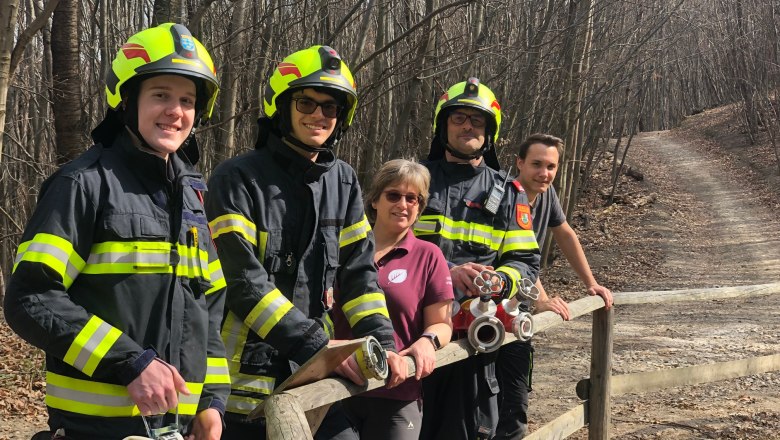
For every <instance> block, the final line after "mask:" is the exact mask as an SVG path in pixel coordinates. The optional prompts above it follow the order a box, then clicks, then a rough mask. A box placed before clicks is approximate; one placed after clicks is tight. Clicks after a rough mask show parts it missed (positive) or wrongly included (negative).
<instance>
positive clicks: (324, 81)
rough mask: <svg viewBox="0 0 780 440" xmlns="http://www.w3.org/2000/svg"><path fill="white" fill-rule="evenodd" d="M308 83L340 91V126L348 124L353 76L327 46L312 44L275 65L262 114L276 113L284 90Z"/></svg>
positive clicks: (352, 103)
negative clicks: (342, 96)
mask: <svg viewBox="0 0 780 440" xmlns="http://www.w3.org/2000/svg"><path fill="white" fill-rule="evenodd" d="M308 87H312V88H314V87H317V88H326V89H333V90H335V91H340V92H344V94H345V95H346V98H347V105H346V110H347V111H346V113H345V115H344V116H343V117H342V116H340V117H339V119H342V118H343V122H342V129H344V130H346V129H347V128H348V127H349V126H350V125H351V124H352V119H353V118H354V117H355V109H357V90H356V88H355V80H354V78H353V77H352V72H350V70H349V67H347V65H346V63H344V61H342V59H341V57H340V56H339V54H338V53H337V52H336V51H335V50H334V49H332V48H330V47H328V46H312V47H310V48H308V49H303V50H299V51H298V52H295V53H293V54H291V55H289V56H287V57H286V58H285V59H284V60H282V62H281V63H279V65H277V66H276V69H274V73H273V75H271V78H270V79H269V80H268V85H267V86H266V89H265V98H264V100H263V107H264V110H265V115H266V116H267V117H269V118H273V117H274V115H276V114H277V113H278V107H277V99H278V98H279V96H280V95H282V94H283V93H284V92H286V91H288V90H292V89H301V88H308Z"/></svg>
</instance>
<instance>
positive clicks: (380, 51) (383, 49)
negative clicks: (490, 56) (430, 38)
mask: <svg viewBox="0 0 780 440" xmlns="http://www.w3.org/2000/svg"><path fill="white" fill-rule="evenodd" d="M474 1H475V0H459V1H456V2H453V3H450V4H448V5H445V6H442V7H440V8H439V9H437V10H435V11H433V12H431V13H430V14H428V15H426V16H425V17H423V19H422V20H420V21H419V22H417V23H415V25H414V26H412V27H410V28H409V29H407V30H406V32H404V33H403V34H401V35H399V36H398V37H396V38H395V39H393V41H391V42H389V43H387V44H385V45H384V46H382V47H381V48H379V49H377V50H376V51H374V53H372V54H371V55H369V56H368V57H366V59H364V60H363V61H361V62H360V64H358V65H357V67H355V68H354V69H352V74H353V75H354V74H357V72H358V71H359V70H360V69H362V68H363V67H365V65H366V64H368V63H369V62H370V61H371V60H373V59H374V58H376V57H377V56H379V55H381V54H383V53H385V52H387V50H388V49H390V48H391V47H393V46H395V44H396V43H398V42H399V41H401V40H403V39H404V38H406V37H407V36H409V34H411V33H412V32H414V31H416V30H417V28H419V27H420V26H423V25H424V24H426V23H428V22H429V21H431V20H433V18H434V17H436V16H437V15H439V14H441V13H442V12H444V11H446V10H448V9H452V8H454V7H456V6H462V5H465V4H466V3H473V2H474Z"/></svg>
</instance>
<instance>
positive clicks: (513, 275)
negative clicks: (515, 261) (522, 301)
mask: <svg viewBox="0 0 780 440" xmlns="http://www.w3.org/2000/svg"><path fill="white" fill-rule="evenodd" d="M496 272H503V273H505V274H506V275H507V278H509V280H510V282H511V283H512V285H511V286H509V294H508V295H507V298H511V297H513V296H515V294H516V293H517V286H519V285H520V280H522V279H523V275H521V274H520V272H518V270H517V269H515V268H514V267H510V266H501V267H499V268H498V269H496Z"/></svg>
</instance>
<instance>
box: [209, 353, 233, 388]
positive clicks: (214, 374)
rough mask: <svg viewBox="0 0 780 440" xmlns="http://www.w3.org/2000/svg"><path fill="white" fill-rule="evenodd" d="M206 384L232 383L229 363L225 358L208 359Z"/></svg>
mask: <svg viewBox="0 0 780 440" xmlns="http://www.w3.org/2000/svg"><path fill="white" fill-rule="evenodd" d="M203 383H206V384H212V383H226V384H229V383H230V371H228V362H227V359H225V358H214V357H210V358H207V359H206V379H205V380H204V381H203Z"/></svg>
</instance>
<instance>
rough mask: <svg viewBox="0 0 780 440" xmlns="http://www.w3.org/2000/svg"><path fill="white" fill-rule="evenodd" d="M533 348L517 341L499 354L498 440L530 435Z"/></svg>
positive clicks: (503, 348) (497, 363)
mask: <svg viewBox="0 0 780 440" xmlns="http://www.w3.org/2000/svg"><path fill="white" fill-rule="evenodd" d="M533 359H534V348H533V346H531V344H530V343H529V342H521V341H515V342H510V343H509V344H506V345H504V346H502V347H501V348H500V349H499V350H498V360H497V361H496V367H497V368H496V371H497V376H498V383H499V385H500V387H501V393H500V394H499V395H498V408H499V418H498V428H497V430H496V437H495V438H496V440H517V439H521V438H523V437H525V434H526V432H527V431H528V392H529V391H531V373H532V371H533V365H534V363H533Z"/></svg>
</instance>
